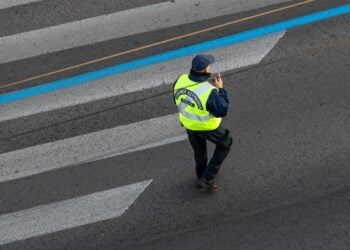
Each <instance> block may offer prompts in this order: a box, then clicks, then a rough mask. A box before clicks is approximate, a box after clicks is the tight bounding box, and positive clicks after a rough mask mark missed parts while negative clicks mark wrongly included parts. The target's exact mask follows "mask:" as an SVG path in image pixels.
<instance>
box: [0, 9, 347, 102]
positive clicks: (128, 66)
mask: <svg viewBox="0 0 350 250" xmlns="http://www.w3.org/2000/svg"><path fill="white" fill-rule="evenodd" d="M347 13H350V4H347V5H342V6H340V7H337V8H332V9H327V10H324V11H320V12H316V13H313V14H309V15H306V16H302V17H298V18H293V19H290V20H287V21H282V22H278V23H275V24H271V25H267V26H264V27H260V28H256V29H252V30H248V31H245V32H241V33H238V34H233V35H230V36H225V37H222V38H219V39H215V40H211V41H207V42H203V43H199V44H195V45H191V46H188V47H184V48H181V49H176V50H172V51H168V52H164V53H160V54H157V55H154V56H150V57H146V58H142V59H138V60H135V61H131V62H127V63H122V64H119V65H116V66H112V67H107V68H104V69H100V70H97V71H93V72H89V73H85V74H81V75H77V76H73V77H70V78H66V79H62V80H58V81H54V82H51V83H47V84H43V85H40V86H36V87H32V88H27V89H23V90H19V91H14V92H11V93H6V94H2V95H0V104H5V103H9V102H13V101H16V100H20V99H25V98H29V97H32V96H36V95H40V94H44V93H48V92H52V91H56V90H59V89H62V88H67V87H72V86H75V85H79V84H84V83H87V82H90V81H93V80H98V79H101V78H104V77H108V76H112V75H117V74H121V73H123V72H128V71H132V70H136V69H139V68H144V67H147V66H151V65H154V64H158V63H162V62H167V61H171V60H174V59H178V58H182V57H185V56H189V55H193V54H197V53H201V52H204V51H208V50H213V49H217V48H222V47H226V46H229V45H233V44H236V43H240V42H243V41H247V40H251V39H254V38H258V37H262V36H266V35H269V34H272V33H276V32H281V31H283V30H288V29H291V28H294V27H298V26H302V25H306V24H311V23H314V22H318V21H321V20H324V19H328V18H331V17H336V16H339V15H343V14H347Z"/></svg>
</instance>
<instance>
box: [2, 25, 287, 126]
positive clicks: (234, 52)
mask: <svg viewBox="0 0 350 250" xmlns="http://www.w3.org/2000/svg"><path fill="white" fill-rule="evenodd" d="M284 34H285V33H284V32H282V33H277V34H274V35H271V36H267V37H264V38H259V39H256V40H252V41H248V42H245V43H241V44H237V45H234V46H230V47H227V48H221V49H217V50H213V51H208V52H207V53H211V54H213V55H214V56H215V57H216V63H215V64H214V65H213V71H214V72H215V71H216V72H217V71H220V72H224V71H228V70H232V69H237V68H240V67H245V66H248V65H252V64H257V63H259V62H260V61H261V60H262V59H263V58H264V57H265V56H266V55H267V54H268V53H269V52H270V50H271V49H272V48H273V47H274V46H275V45H276V43H277V42H278V41H279V40H280V39H281V38H282V37H283V36H284ZM191 59H192V58H191V57H185V58H182V59H178V60H173V61H170V62H167V63H162V64H158V65H154V66H151V67H147V68H144V69H140V70H136V71H133V72H128V73H124V74H121V75H117V76H112V77H108V78H104V79H101V80H98V81H94V82H91V83H89V84H83V85H80V86H75V87H72V88H66V89H62V90H59V91H56V92H52V93H48V94H45V95H41V96H37V97H35V98H29V99H25V100H21V101H18V102H14V103H10V104H7V105H3V106H0V114H1V116H0V122H2V121H6V120H11V119H15V118H19V117H24V116H29V115H33V114H37V113H41V112H46V111H51V110H56V109H60V108H64V107H69V106H73V105H77V104H82V103H87V102H91V101H96V100H100V99H104V98H108V97H112V96H118V95H122V94H127V93H132V92H134V91H139V90H145V89H149V88H154V87H158V86H161V85H162V84H170V83H173V82H174V80H175V79H176V78H177V77H178V75H180V74H181V73H184V72H188V71H189V68H190V67H191V65H190V63H191ZM228 84H230V83H228Z"/></svg>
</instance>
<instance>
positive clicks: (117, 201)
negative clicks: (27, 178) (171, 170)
mask: <svg viewBox="0 0 350 250" xmlns="http://www.w3.org/2000/svg"><path fill="white" fill-rule="evenodd" d="M151 182H152V180H147V181H143V182H139V183H134V184H131V185H127V186H122V187H118V188H114V189H110V190H106V191H102V192H98V193H93V194H89V195H85V196H81V197H78V198H74V199H70V200H66V201H61V202H55V203H51V204H48V205H43V206H39V207H35V208H31V209H27V210H23V211H19V212H14V213H10V214H4V215H0V245H4V244H8V243H11V242H16V241H20V240H25V239H29V238H32V237H37V236H41V235H45V234H48V233H54V232H58V231H62V230H66V229H70V228H75V227H79V226H84V225H87V224H92V223H95V222H99V221H104V220H109V219H114V218H117V217H119V216H121V215H122V214H123V213H124V212H125V211H126V210H127V209H128V208H129V207H130V206H131V205H132V204H133V203H134V202H135V200H136V199H137V198H138V197H139V196H140V195H141V193H142V192H143V191H144V190H145V189H146V188H147V187H148V186H149V184H150V183H151Z"/></svg>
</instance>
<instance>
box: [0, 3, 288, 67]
mask: <svg viewBox="0 0 350 250" xmlns="http://www.w3.org/2000/svg"><path fill="white" fill-rule="evenodd" d="M288 1H290V0H260V1H255V0H254V1H253V0H249V1H248V0H236V1H235V2H234V3H233V2H232V0H220V1H217V0H178V1H175V2H163V3H159V4H154V5H148V6H144V7H139V8H135V9H129V10H125V11H121V12H117V13H113V14H109V15H104V16H98V17H92V18H87V19H84V20H80V21H75V22H71V23H66V24H61V25H57V26H52V27H47V28H43V29H39V30H34V31H29V32H24V33H20V34H14V35H10V36H6V37H2V38H0V44H1V46H0V55H1V57H0V64H1V63H6V62H11V61H15V60H20V59H24V58H29V57H34V56H38V55H41V54H46V53H52V52H56V51H60V50H64V49H69V48H74V47H78V46H83V45H88V44H93V43H97V42H102V41H107V40H111V39H116V38H120V37H126V36H130V35H134V34H138V33H143V32H149V31H154V30H157V29H162V28H168V27H172V26H176V25H180V24H185V23H191V22H196V21H200V20H205V19H209V18H213V17H217V16H222V15H227V14H232V13H237V12H242V11H247V10H251V9H257V8H260V7H264V6H267V5H271V4H275V3H281V2H288Z"/></svg>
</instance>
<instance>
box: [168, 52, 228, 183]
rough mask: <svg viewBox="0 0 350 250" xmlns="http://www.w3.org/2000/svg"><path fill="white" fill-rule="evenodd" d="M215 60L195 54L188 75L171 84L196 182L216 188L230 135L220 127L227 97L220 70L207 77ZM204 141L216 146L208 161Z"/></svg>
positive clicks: (225, 111) (226, 109) (224, 114)
mask: <svg viewBox="0 0 350 250" xmlns="http://www.w3.org/2000/svg"><path fill="white" fill-rule="evenodd" d="M214 61H215V59H214V57H213V56H211V55H197V56H195V57H194V58H193V60H192V68H191V71H190V74H183V75H181V76H179V78H178V79H177V80H176V82H175V83H174V92H173V93H174V101H175V104H176V106H177V108H178V111H179V119H180V122H181V125H182V126H183V127H185V128H186V132H187V134H188V138H189V141H190V143H191V146H192V148H193V150H194V158H195V164H196V174H197V177H198V180H199V182H198V184H199V186H200V187H202V188H206V189H208V190H215V189H217V188H218V186H217V184H216V182H215V177H216V175H217V174H218V172H219V169H220V166H221V164H222V163H223V161H224V159H225V158H226V157H227V155H228V153H229V152H230V149H231V144H232V136H231V134H230V131H229V130H228V129H226V128H224V127H223V126H222V124H221V123H222V117H225V116H226V115H227V111H228V106H229V100H228V95H227V92H226V90H225V89H224V86H223V85H224V84H223V81H222V79H221V76H220V73H219V74H218V76H217V77H215V79H214V83H215V86H213V85H212V84H211V83H210V82H209V81H208V80H209V78H210V76H211V73H210V65H211V64H213V63H214ZM207 141H210V142H212V143H214V144H215V145H216V149H215V151H214V154H213V157H212V159H211V160H210V162H209V164H207V163H208V155H207Z"/></svg>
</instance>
